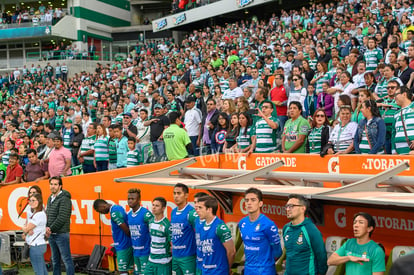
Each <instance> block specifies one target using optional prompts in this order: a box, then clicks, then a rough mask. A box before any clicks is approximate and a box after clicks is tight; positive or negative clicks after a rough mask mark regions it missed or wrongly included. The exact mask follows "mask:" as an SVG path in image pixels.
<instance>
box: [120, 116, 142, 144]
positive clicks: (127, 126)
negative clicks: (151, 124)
mask: <svg viewBox="0 0 414 275" xmlns="http://www.w3.org/2000/svg"><path fill="white" fill-rule="evenodd" d="M122 127H123V132H122V134H123V135H124V136H125V137H127V138H129V137H133V138H135V137H136V136H137V133H138V129H137V127H135V126H134V124H133V123H132V115H131V113H129V112H128V113H124V115H123V119H122Z"/></svg>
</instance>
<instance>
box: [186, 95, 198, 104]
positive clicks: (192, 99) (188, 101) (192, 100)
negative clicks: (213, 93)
mask: <svg viewBox="0 0 414 275" xmlns="http://www.w3.org/2000/svg"><path fill="white" fill-rule="evenodd" d="M195 101H196V100H195V98H194V97H193V96H189V97H187V98H186V99H185V103H190V102H195Z"/></svg>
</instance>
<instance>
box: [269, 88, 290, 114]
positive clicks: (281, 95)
mask: <svg viewBox="0 0 414 275" xmlns="http://www.w3.org/2000/svg"><path fill="white" fill-rule="evenodd" d="M287 99H288V98H287V95H286V89H285V87H284V86H283V85H282V86H280V87H277V86H275V87H274V88H273V89H272V90H271V91H270V100H272V101H280V102H284V101H286V100H287ZM276 113H277V115H278V116H287V106H276Z"/></svg>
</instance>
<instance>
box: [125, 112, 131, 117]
mask: <svg viewBox="0 0 414 275" xmlns="http://www.w3.org/2000/svg"><path fill="white" fill-rule="evenodd" d="M123 116H129V117H132V115H131V113H130V112H128V113H124V114H123Z"/></svg>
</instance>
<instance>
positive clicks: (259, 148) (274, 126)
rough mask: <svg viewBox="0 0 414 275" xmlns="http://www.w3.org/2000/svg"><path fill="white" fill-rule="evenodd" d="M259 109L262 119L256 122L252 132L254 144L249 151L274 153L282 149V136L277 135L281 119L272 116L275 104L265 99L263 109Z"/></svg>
mask: <svg viewBox="0 0 414 275" xmlns="http://www.w3.org/2000/svg"><path fill="white" fill-rule="evenodd" d="M257 110H258V116H259V117H260V119H258V120H257V121H256V123H255V124H254V130H253V131H252V132H251V137H252V146H251V147H250V149H249V151H248V152H249V153H253V152H256V153H273V152H274V151H276V150H280V145H281V141H280V137H279V136H278V135H277V132H278V129H279V120H278V118H277V117H274V116H272V112H273V104H272V102H269V101H265V102H264V103H263V104H262V109H257Z"/></svg>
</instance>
